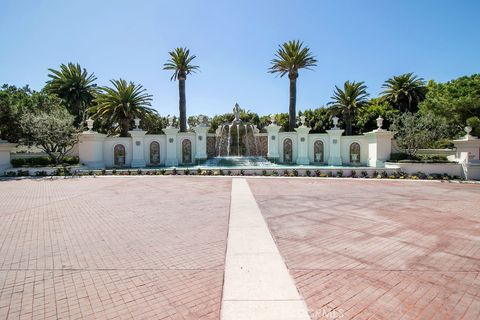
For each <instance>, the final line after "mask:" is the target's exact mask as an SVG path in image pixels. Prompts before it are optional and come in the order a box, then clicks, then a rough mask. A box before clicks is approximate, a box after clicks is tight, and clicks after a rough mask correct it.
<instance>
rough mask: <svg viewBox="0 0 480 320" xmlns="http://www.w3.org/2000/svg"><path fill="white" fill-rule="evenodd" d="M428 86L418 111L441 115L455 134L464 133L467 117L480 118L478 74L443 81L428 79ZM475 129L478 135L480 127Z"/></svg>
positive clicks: (479, 79)
mask: <svg viewBox="0 0 480 320" xmlns="http://www.w3.org/2000/svg"><path fill="white" fill-rule="evenodd" d="M428 88H429V90H428V93H427V96H426V99H425V101H423V102H422V103H421V104H420V112H421V113H423V114H425V113H434V114H436V115H437V116H439V117H442V118H443V119H445V121H446V122H447V124H448V125H449V126H450V128H451V129H450V130H451V131H453V132H454V134H456V136H459V135H464V134H465V132H463V128H464V127H465V125H466V124H467V119H469V118H471V117H479V118H480V74H473V75H471V76H464V77H460V78H457V79H454V80H451V81H448V82H445V83H436V82H434V81H430V83H429V84H428ZM471 121H472V120H471ZM475 130H477V132H475V134H476V135H479V134H480V132H478V131H479V130H480V129H477V128H475Z"/></svg>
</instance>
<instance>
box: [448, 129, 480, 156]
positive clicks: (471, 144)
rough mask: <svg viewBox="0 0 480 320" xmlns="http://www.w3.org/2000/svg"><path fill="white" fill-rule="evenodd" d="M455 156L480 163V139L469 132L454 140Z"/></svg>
mask: <svg viewBox="0 0 480 320" xmlns="http://www.w3.org/2000/svg"><path fill="white" fill-rule="evenodd" d="M452 142H453V145H454V146H455V149H456V155H455V157H456V158H457V159H458V160H459V161H460V162H467V163H480V139H478V138H477V137H474V136H471V135H470V134H467V135H466V136H465V137H464V138H463V139H458V140H453V141H452Z"/></svg>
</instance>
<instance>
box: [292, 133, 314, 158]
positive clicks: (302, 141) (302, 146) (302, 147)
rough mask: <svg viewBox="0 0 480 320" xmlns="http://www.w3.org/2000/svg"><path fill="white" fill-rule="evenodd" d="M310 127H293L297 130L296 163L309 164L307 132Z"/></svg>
mask: <svg viewBox="0 0 480 320" xmlns="http://www.w3.org/2000/svg"><path fill="white" fill-rule="evenodd" d="M310 130H311V128H309V127H307V126H303V125H302V126H300V127H298V128H295V131H297V138H298V141H297V146H298V147H297V160H296V163H297V164H310V158H309V157H308V133H309V132H310Z"/></svg>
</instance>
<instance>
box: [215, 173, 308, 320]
mask: <svg viewBox="0 0 480 320" xmlns="http://www.w3.org/2000/svg"><path fill="white" fill-rule="evenodd" d="M221 319H222V320H243V319H245V320H256V319H266V320H268V319H272V320H303V319H305V320H307V319H310V317H309V316H308V311H307V307H306V304H305V302H304V301H303V299H302V298H301V297H300V295H299V293H298V291H297V288H296V286H295V284H294V282H293V280H292V278H291V277H290V274H289V273H288V270H287V268H286V266H285V263H284V261H283V259H282V257H281V256H280V253H279V252H278V249H277V246H276V245H275V242H274V241H273V239H272V236H271V235H270V232H269V230H268V228H267V225H266V223H265V221H264V219H263V217H262V215H261V213H260V209H259V208H258V206H257V203H256V201H255V199H254V197H253V195H252V193H251V191H250V187H249V186H248V184H247V181H246V180H245V179H241V178H235V179H232V197H231V204H230V223H229V231H228V242H227V255H226V261H225V282H224V287H223V300H222V310H221Z"/></svg>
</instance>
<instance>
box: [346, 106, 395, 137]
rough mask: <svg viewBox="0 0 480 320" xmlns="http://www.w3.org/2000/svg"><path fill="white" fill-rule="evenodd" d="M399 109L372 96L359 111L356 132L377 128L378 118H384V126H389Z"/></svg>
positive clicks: (356, 119)
mask: <svg viewBox="0 0 480 320" xmlns="http://www.w3.org/2000/svg"><path fill="white" fill-rule="evenodd" d="M398 113H399V111H398V110H397V109H395V108H393V107H392V106H390V105H389V104H388V103H387V102H385V101H382V100H381V99H379V98H372V99H370V101H369V102H368V105H367V106H365V108H362V109H360V110H359V111H358V113H357V115H356V117H355V121H354V133H355V134H362V133H365V132H370V131H372V130H375V129H377V118H378V117H382V118H383V120H384V121H383V128H389V127H390V125H391V123H392V120H393V118H394V117H395V116H396V115H397V114H398Z"/></svg>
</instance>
